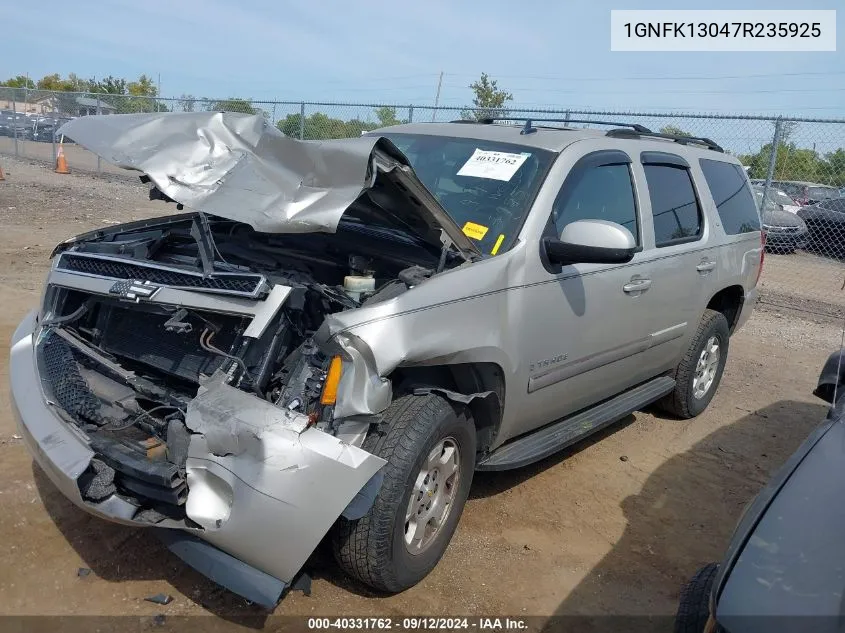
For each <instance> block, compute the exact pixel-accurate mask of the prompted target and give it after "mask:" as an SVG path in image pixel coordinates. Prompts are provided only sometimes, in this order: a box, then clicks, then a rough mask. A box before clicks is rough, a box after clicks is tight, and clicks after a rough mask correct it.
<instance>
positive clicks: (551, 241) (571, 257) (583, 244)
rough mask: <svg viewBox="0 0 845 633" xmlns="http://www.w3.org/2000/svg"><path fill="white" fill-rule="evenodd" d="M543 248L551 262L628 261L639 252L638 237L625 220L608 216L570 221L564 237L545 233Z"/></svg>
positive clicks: (596, 262) (613, 262) (564, 230)
mask: <svg viewBox="0 0 845 633" xmlns="http://www.w3.org/2000/svg"><path fill="white" fill-rule="evenodd" d="M541 248H542V249H543V251H544V252H545V254H546V258H547V259H548V260H549V263H551V264H555V265H560V266H566V265H569V264H625V263H627V262H629V261H631V259H632V258H633V257H634V254H635V253H636V252H637V240H636V239H634V236H633V235H632V234H631V231H629V230H628V229H626V228H625V227H624V226H622V225H621V224H617V223H616V222H608V221H607V220H578V221H576V222H572V223H571V224H567V225H566V226H565V227H564V229H563V232H562V233H561V234H560V239H556V238H553V237H544V238H543V241H542V244H541Z"/></svg>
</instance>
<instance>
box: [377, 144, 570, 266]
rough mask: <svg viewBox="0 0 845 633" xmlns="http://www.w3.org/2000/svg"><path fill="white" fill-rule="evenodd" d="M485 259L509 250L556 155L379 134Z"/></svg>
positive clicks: (520, 148) (521, 148)
mask: <svg viewBox="0 0 845 633" xmlns="http://www.w3.org/2000/svg"><path fill="white" fill-rule="evenodd" d="M382 136H385V137H387V138H389V139H390V140H391V141H392V142H393V143H394V144H395V145H396V146H397V147H398V148H399V149H400V150H401V151H402V153H403V154H405V156H407V157H408V160H409V161H410V163H411V166H412V167H413V168H414V171H415V172H416V174H417V177H418V178H419V179H420V180H421V181H422V183H423V184H424V185H425V186H426V188H427V189H428V190H429V191H430V192H431V193H432V194H433V195H434V197H435V198H437V201H438V202H439V203H440V205H441V206H442V207H443V208H444V209H445V210H446V211H447V212H448V213H449V215H450V216H451V217H452V219H453V220H454V221H455V224H457V225H458V226H459V227H460V228H461V229H462V230H463V232H464V233H465V234H466V235H468V236H469V237H470V238H471V239H473V240H474V241H475V242H476V245H477V246H478V248H479V250H481V252H482V253H484V254H485V255H487V254H490V255H496V254H497V253H500V252H502V251H504V250H506V249H507V248H509V246H510V245H511V243H512V241H513V238H514V237H515V235H516V233H517V232H518V231H519V229H520V227H521V226H522V222H523V219H524V218H525V214H526V213H527V212H528V209H529V207H530V206H531V203H532V202H533V201H534V198H535V196H536V195H537V191H538V190H539V188H540V185H541V184H542V182H543V178H544V177H545V174H546V171H547V170H548V168H549V165H550V164H551V162H552V159H553V158H554V156H555V154H554V153H553V152H549V151H546V150H539V149H537V148H534V147H526V146H521V145H512V144H510V143H497V142H493V141H485V140H480V139H472V138H454V137H448V136H429V135H424V134H399V133H388V134H383V135H382Z"/></svg>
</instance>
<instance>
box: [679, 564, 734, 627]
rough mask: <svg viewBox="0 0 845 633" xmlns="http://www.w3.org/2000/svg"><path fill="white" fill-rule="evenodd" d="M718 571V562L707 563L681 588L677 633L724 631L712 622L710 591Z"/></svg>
mask: <svg viewBox="0 0 845 633" xmlns="http://www.w3.org/2000/svg"><path fill="white" fill-rule="evenodd" d="M718 571H719V565H718V564H717V563H710V564H709V565H705V566H704V567H702V568H701V569H699V570H698V571H697V572H696V573H695V576H693V577H692V579H690V581H689V582H688V583H687V584H686V585H684V587H683V589H681V597H680V600H679V602H678V612H677V614H676V615H675V633H723V631H722V628H721V627H719V626H718V625H716V624H715V622H712V623H711V614H710V592H711V591H712V590H713V582H714V580H715V579H716V574H717V573H718ZM708 624H710V627H709V628H708Z"/></svg>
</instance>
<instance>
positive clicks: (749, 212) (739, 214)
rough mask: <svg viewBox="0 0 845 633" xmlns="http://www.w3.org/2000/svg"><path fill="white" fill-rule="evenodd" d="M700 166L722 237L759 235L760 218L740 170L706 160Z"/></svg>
mask: <svg viewBox="0 0 845 633" xmlns="http://www.w3.org/2000/svg"><path fill="white" fill-rule="evenodd" d="M700 162H701V171H702V172H704V180H706V181H707V187H708V188H709V189H710V194H711V195H712V196H713V201H714V202H715V203H716V209H717V210H718V212H719V219H720V220H721V221H722V227H723V228H724V229H725V233H727V234H728V235H738V234H740V233H752V232H755V231H759V230H760V215H759V214H758V213H757V205H756V204H755V203H754V196H752V195H751V190H750V189H749V187H748V181H747V179H746V178H745V174H744V173H743V171H742V168H741V167H740V166H739V165H734V164H733V163H726V162H723V161H719V160H709V159H707V158H702V159H701V161H700Z"/></svg>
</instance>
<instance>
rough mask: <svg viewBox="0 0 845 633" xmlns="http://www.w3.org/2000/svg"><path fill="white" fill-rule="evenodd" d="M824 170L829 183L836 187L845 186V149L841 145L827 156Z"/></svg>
mask: <svg viewBox="0 0 845 633" xmlns="http://www.w3.org/2000/svg"><path fill="white" fill-rule="evenodd" d="M822 169H823V172H824V174H825V176H826V177H827V183H828V184H830V185H833V186H834V187H842V186H845V149H842V148H841V147H840V148H839V149H838V150H836V151H835V152H831V153H830V154H828V155H827V156H826V157H825V161H824V164H823V167H822Z"/></svg>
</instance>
